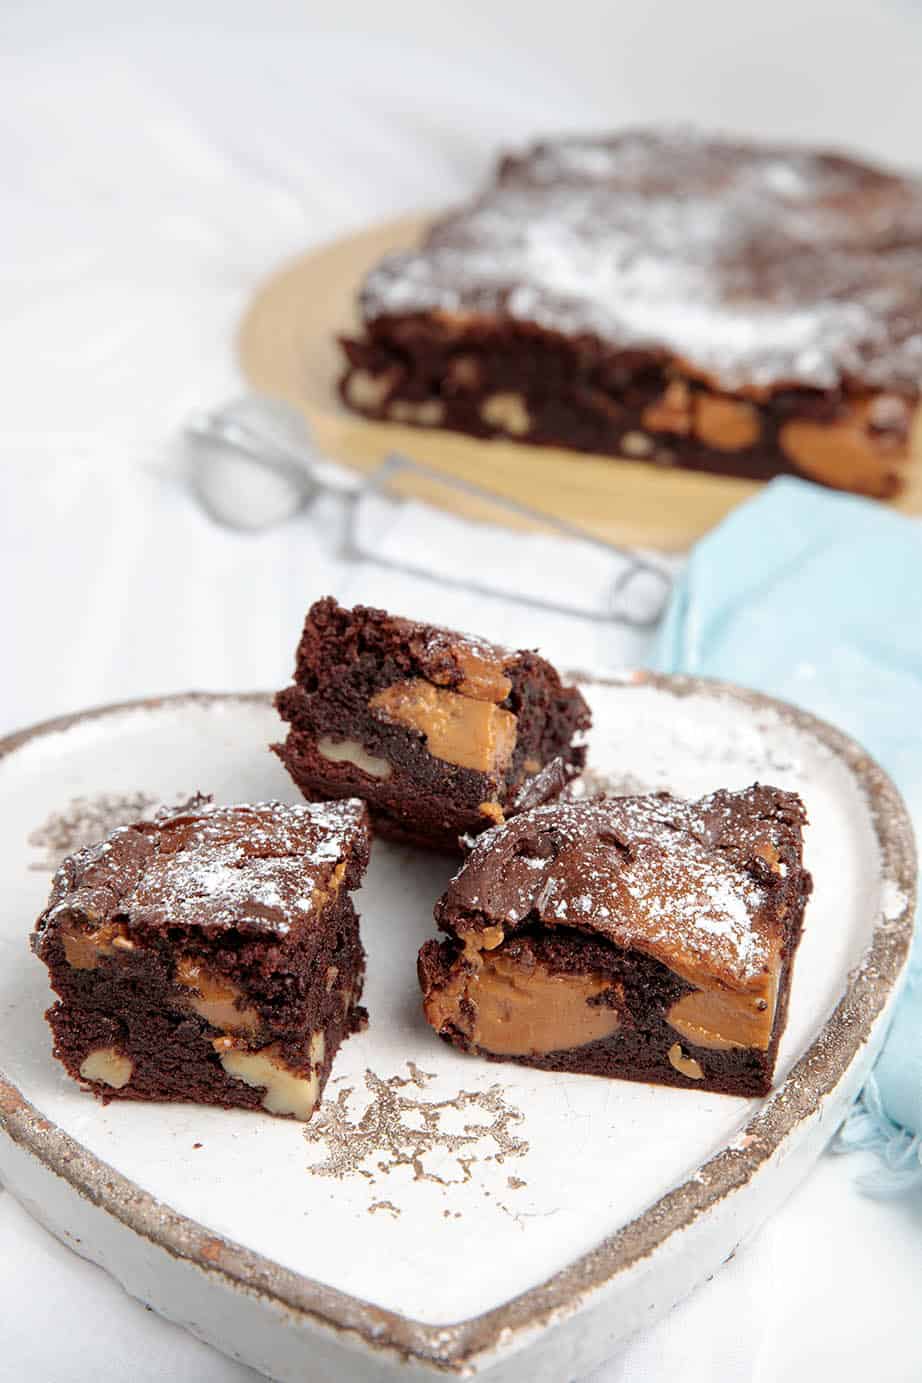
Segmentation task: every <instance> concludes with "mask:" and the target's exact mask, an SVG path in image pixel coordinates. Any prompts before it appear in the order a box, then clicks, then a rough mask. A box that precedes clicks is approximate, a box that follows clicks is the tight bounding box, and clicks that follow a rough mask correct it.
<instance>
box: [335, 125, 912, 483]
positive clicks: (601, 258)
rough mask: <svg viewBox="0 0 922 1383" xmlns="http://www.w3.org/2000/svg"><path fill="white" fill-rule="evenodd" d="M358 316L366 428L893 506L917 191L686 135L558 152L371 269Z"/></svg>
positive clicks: (873, 176) (354, 354)
mask: <svg viewBox="0 0 922 1383" xmlns="http://www.w3.org/2000/svg"><path fill="white" fill-rule="evenodd" d="M360 312H361V316H362V320H363V324H364V334H363V335H362V336H361V337H359V338H353V339H345V340H343V342H342V346H343V349H344V352H345V355H346V372H345V375H344V376H343V379H342V383H341V392H342V396H343V399H344V401H345V402H346V403H347V405H348V406H349V407H350V408H353V409H355V410H357V411H359V412H362V413H364V414H365V415H366V416H368V417H373V418H382V419H387V418H391V419H393V420H395V421H401V422H405V423H406V422H409V423H413V424H416V425H420V426H440V427H446V428H450V429H454V430H457V431H462V432H466V433H469V434H470V435H473V436H477V437H505V438H508V439H511V440H521V441H526V442H530V443H533V444H542V445H544V444H546V445H558V446H567V447H570V448H574V449H577V450H583V451H592V452H597V453H601V454H608V455H613V456H617V455H622V456H626V457H630V458H632V459H635V460H643V461H648V462H651V463H653V464H656V465H660V466H680V467H684V468H689V469H695V470H708V471H715V472H718V473H723V474H728V475H739V476H746V477H749V478H753V479H766V478H769V477H771V476H773V475H778V474H796V475H801V474H805V475H807V476H808V477H809V478H810V479H813V480H816V481H819V482H821V483H823V484H827V485H832V486H835V487H838V488H841V489H848V490H854V491H857V492H859V493H864V494H869V495H879V496H888V495H892V494H895V493H897V492H898V491H899V489H900V488H901V487H902V485H903V483H904V480H905V471H906V467H907V465H908V463H909V461H910V459H911V458H910V432H911V424H912V418H913V413H914V411H915V410H916V409H917V407H918V404H919V399H920V381H922V180H919V179H917V178H912V177H905V176H899V175H897V174H894V173H890V172H888V171H886V170H882V169H880V168H875V167H873V166H871V165H869V164H865V163H861V162H859V161H857V160H854V159H849V158H844V157H842V156H840V155H837V154H829V153H824V152H819V151H814V150H809V149H804V148H797V147H786V146H768V145H759V144H752V143H750V144H746V143H743V142H740V141H730V140H726V139H721V138H708V137H705V136H702V135H697V134H694V133H689V132H681V131H679V132H661V133H656V132H650V131H628V132H626V133H623V134H620V135H614V136H608V137H596V138H580V137H567V138H562V139H558V140H550V141H544V142H542V143H539V144H536V145H534V146H532V148H530V149H528V150H526V151H525V152H524V153H523V154H522V155H521V156H516V157H507V158H505V159H503V160H502V161H501V162H500V164H499V166H498V169H497V172H496V176H495V178H494V180H493V182H492V183H491V184H490V185H489V186H488V187H487V188H486V190H485V191H484V192H483V194H482V195H481V196H480V197H479V198H477V199H476V200H475V201H474V202H472V203H471V204H470V205H468V206H467V207H464V208H462V209H461V210H460V211H458V212H456V213H454V214H453V215H451V216H448V217H446V218H443V219H442V220H441V221H439V222H437V223H436V224H435V225H434V226H432V227H431V229H430V230H429V232H428V234H427V236H426V238H425V240H424V243H423V244H422V246H421V247H420V248H419V249H418V250H416V251H409V252H405V253H402V254H395V255H391V256H389V257H388V258H387V259H385V260H384V261H382V263H381V264H379V265H378V266H377V267H376V268H375V269H373V270H372V272H371V273H370V274H369V275H368V277H367V279H366V280H365V283H364V285H363V288H362V291H361V295H360ZM875 417H876V419H877V421H875V420H874V419H875ZM817 429H823V431H818V430H817ZM826 429H828V431H826Z"/></svg>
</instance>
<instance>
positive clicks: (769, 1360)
mask: <svg viewBox="0 0 922 1383" xmlns="http://www.w3.org/2000/svg"><path fill="white" fill-rule="evenodd" d="M328 8H329V7H321V6H319V5H310V4H303V3H301V4H296V3H294V0H292V3H290V4H283V3H279V0H261V3H260V4H259V5H250V4H247V3H244V0H236V3H232V2H231V0H223V3H221V4H218V3H216V2H215V3H208V4H198V5H190V4H188V3H180V0H164V2H163V3H160V4H158V6H156V7H155V11H150V12H148V11H147V10H142V9H140V8H139V7H138V8H135V7H132V6H125V5H124V4H117V3H114V2H113V3H110V4H104V3H98V0H85V2H84V3H83V4H81V5H80V6H67V5H65V4H63V3H57V4H54V3H35V4H33V5H31V6H17V7H13V6H6V7H4V9H3V13H2V15H0V169H2V174H3V183H2V185H3V188H4V198H3V210H2V215H0V243H2V250H3V253H2V255H0V366H2V371H0V380H2V395H0V398H2V409H0V439H2V449H3V455H2V462H0V590H2V592H3V596H2V601H3V604H2V611H3V628H2V635H3V647H4V648H6V649H7V650H8V656H7V658H6V660H5V666H4V676H3V678H2V679H0V732H2V731H4V730H6V729H12V728H14V727H15V726H17V725H21V724H26V723H28V722H31V721H35V720H37V719H40V718H42V717H45V716H48V715H53V714H55V713H57V712H61V711H66V710H70V709H74V708H77V707H80V706H82V705H88V704H93V703H99V702H101V701H109V700H115V699H119V698H123V697H128V696H134V695H144V694H151V693H156V692H162V691H171V690H177V689H181V688H187V687H215V688H242V687H255V686H272V685H278V684H280V683H281V682H282V681H283V680H284V679H285V677H286V676H287V674H288V672H289V665H290V662H291V654H292V650H293V647H294V643H295V639H296V636H297V633H298V629H299V626H300V622H301V620H302V618H303V613H304V610H305V608H306V606H307V604H308V603H309V601H310V600H311V599H312V598H313V597H314V596H316V595H318V594H320V593H321V592H323V591H326V590H334V591H336V592H337V593H339V594H341V595H342V596H343V597H344V598H347V599H350V600H352V599H359V598H363V597H365V598H368V597H374V598H375V599H376V600H377V601H378V602H379V603H384V604H387V603H388V601H389V600H390V601H391V603H392V604H394V605H395V606H397V607H398V608H404V609H407V611H408V612H410V607H411V606H412V609H413V610H414V611H416V612H418V613H420V614H422V615H425V614H433V615H435V614H438V615H440V616H441V617H443V618H445V619H452V620H456V621H457V622H458V623H461V624H465V623H467V624H472V623H473V624H475V625H476V627H478V628H479V629H481V630H482V632H484V633H485V634H491V633H492V634H494V635H495V636H497V637H501V638H506V639H509V640H511V641H513V642H522V643H525V644H529V643H535V642H540V643H543V644H544V646H545V647H546V648H547V649H548V651H549V652H551V653H552V654H553V655H554V656H557V657H560V658H563V659H569V660H570V661H571V662H581V663H584V664H587V663H592V664H594V665H596V666H606V665H607V666H612V665H615V664H618V663H622V662H626V661H630V660H631V659H633V658H636V657H637V656H638V653H639V652H640V651H641V645H640V644H639V643H638V641H637V640H636V639H634V640H630V639H628V638H626V637H624V636H622V635H619V634H618V632H617V631H613V630H612V629H610V628H607V629H603V628H601V627H598V626H596V627H594V628H591V629H590V628H588V627H586V626H582V627H581V628H580V629H578V630H577V629H574V630H573V631H570V630H566V629H565V628H564V627H563V626H562V625H561V624H560V622H559V621H554V620H547V621H544V622H541V618H540V617H539V616H538V615H536V614H534V613H532V614H530V615H527V616H526V615H524V614H523V613H522V612H521V610H517V611H516V610H511V609H510V607H508V606H505V605H504V603H503V602H502V601H499V600H486V601H483V602H478V604H477V606H476V612H475V614H474V615H473V617H469V615H470V611H471V610H472V609H473V608H474V607H473V604H472V601H471V597H470V596H469V595H465V594H464V593H461V592H454V593H450V594H446V593H445V592H444V591H440V592H435V591H433V590H432V589H431V588H428V587H426V586H425V584H422V585H419V586H416V587H413V588H412V589H411V588H409V587H408V586H407V583H406V581H405V579H404V578H401V577H397V576H388V577H386V578H384V577H382V575H381V574H380V572H374V571H373V570H369V569H366V568H362V567H360V568H355V567H349V568H347V567H344V566H343V564H342V562H341V560H340V558H339V556H338V554H337V533H338V528H337V525H338V522H339V520H338V518H337V513H336V506H335V505H334V504H332V502H327V503H326V505H325V507H322V508H321V510H320V511H319V512H318V513H315V514H314V515H312V516H311V515H308V516H303V517H302V518H300V519H298V520H296V521H295V522H293V523H291V524H290V525H288V526H287V527H286V528H284V529H280V530H277V531H276V532H274V533H272V534H268V535H264V536H260V537H251V538H241V537H235V536H232V535H230V534H228V533H225V532H222V531H219V530H217V529H216V528H214V527H213V526H211V525H210V524H209V523H208V522H207V520H205V519H204V518H203V517H202V515H201V514H200V513H199V511H198V510H197V509H196V508H195V506H194V505H193V503H192V502H191V501H190V499H189V498H188V496H187V494H186V492H185V490H184V488H183V486H182V484H181V481H180V479H179V476H178V473H177V470H176V466H175V459H174V456H173V454H172V450H171V446H172V441H173V439H174V438H175V434H176V429H177V426H178V424H179V423H180V421H181V420H182V419H183V418H184V417H185V416H186V415H187V414H188V413H189V412H190V410H192V409H195V408H199V407H201V406H203V405H209V404H212V403H215V402H218V401H221V400H222V399H224V398H225V397H227V396H228V395H230V394H232V393H234V392H235V391H236V390H237V389H238V388H239V381H238V380H237V379H236V376H235V371H234V366H233V361H232V357H231V349H230V341H231V335H232V330H233V327H234V323H235V321H236V319H237V317H238V315H239V313H240V311H241V309H242V307H243V305H244V304H245V302H246V300H247V298H248V296H249V294H250V293H251V292H252V290H253V287H254V285H255V284H256V283H257V281H258V280H259V278H260V277H261V275H263V274H265V273H266V271H267V270H270V269H271V268H272V267H274V266H275V264H276V263H277V262H278V261H279V260H281V259H283V258H284V257H285V256H288V255H292V254H295V253H297V252H298V251H300V250H301V249H303V248H304V246H305V245H307V244H309V243H311V242H316V241H319V240H321V239H324V238H327V237H329V236H332V235H335V234H337V233H338V232H340V231H343V230H346V229H349V228H352V227H356V226H359V225H362V224H363V223H365V222H367V221H369V220H371V219H374V218H377V217H382V216H386V215H390V214H394V213H396V212H399V211H401V210H405V209H408V208H411V207H416V206H420V207H422V206H431V205H436V204H439V203H444V202H446V201H450V200H451V199H452V198H454V197H458V196H459V195H462V194H463V193H464V192H465V191H466V190H467V189H468V188H469V187H470V186H471V184H472V182H473V181H474V180H475V179H476V178H477V177H478V176H479V175H480V174H481V172H482V170H483V169H484V167H485V166H486V163H487V161H488V158H489V155H490V153H491V151H492V149H493V147H494V146H495V144H496V143H497V142H500V141H516V140H519V139H521V138H524V137H525V136H526V135H527V134H529V133H530V132H532V131H535V130H548V129H562V128H579V127H581V128H589V127H599V126H601V125H605V124H617V123H627V122H643V121H647V120H654V119H655V120H663V119H670V120H674V119H685V118H692V119H694V120H695V121H696V122H698V123H700V124H704V125H711V126H714V125H718V126H723V127H727V128H738V129H744V130H746V129H751V130H755V131H759V132H762V133H766V134H775V135H783V136H788V135H793V136H804V137H811V138H814V137H815V138H821V139H823V140H826V141H833V142H844V143H857V144H860V145H863V146H864V147H865V148H867V149H868V150H870V151H872V152H875V153H877V154H880V155H883V156H885V157H887V158H890V159H892V160H894V161H897V162H898V161H912V160H913V159H914V158H918V149H917V138H918V129H919V123H920V122H919V115H920V100H919V95H918V90H919V87H918V74H919V71H920V69H922V12H920V9H919V7H918V5H917V4H914V3H913V0H902V3H898V0H894V3H890V4H877V5H874V4H872V3H870V2H869V3H865V4H857V3H849V0H839V3H835V4H833V3H825V0H823V2H822V3H817V2H815V3H813V4H810V5H804V4H802V3H801V4H798V3H792V2H791V0H784V3H775V4H773V5H771V6H763V7H760V8H759V9H758V10H755V9H753V8H751V7H745V6H739V5H730V4H717V3H713V2H712V0H701V3H699V4H697V5H693V6H692V5H690V6H686V5H682V4H680V3H674V4H666V3H661V2H659V0H648V2H647V3H645V4H642V5H635V6H632V7H630V9H628V7H625V6H618V7H616V6H611V5H609V4H606V3H603V0H599V3H577V4H570V5H567V6H565V7H560V8H559V10H558V8H557V7H554V8H553V9H551V8H550V7H542V6H538V5H534V4H530V5H529V4H525V3H524V2H523V0H514V2H513V3H507V4H506V5H503V6H493V5H491V4H488V3H487V2H486V0H481V2H480V3H475V4H467V5H465V6H439V5H431V4H424V3H422V0H413V3H407V2H404V3H400V0H395V2H394V3H392V4H391V5H388V6H383V5H372V4H371V3H368V0H357V3H353V5H352V6H350V7H348V8H343V7H337V10H336V13H335V15H334V16H333V17H328V15H327V10H328ZM616 11H617V13H616ZM517 631H518V633H520V634H521V638H517V637H516V632H517ZM861 1161H862V1159H860V1158H848V1159H838V1160H836V1159H832V1158H825V1159H824V1160H823V1161H822V1162H821V1164H820V1165H819V1167H818V1169H817V1171H816V1172H815V1173H814V1174H813V1176H812V1177H811V1178H810V1180H809V1181H808V1182H807V1184H806V1185H805V1186H804V1187H803V1188H802V1189H801V1190H800V1191H799V1192H798V1194H797V1195H796V1196H795V1197H794V1198H793V1200H792V1201H791V1202H790V1203H789V1204H788V1206H787V1207H786V1208H785V1209H784V1210H783V1211H782V1212H781V1213H780V1214H779V1215H777V1216H776V1217H775V1219H774V1220H773V1221H772V1222H771V1223H770V1224H769V1225H768V1226H767V1227H766V1228H765V1229H764V1230H763V1231H762V1232H761V1234H759V1235H758V1236H757V1237H756V1238H755V1240H754V1241H753V1242H752V1243H751V1244H749V1245H748V1246H746V1247H745V1248H743V1249H742V1250H741V1251H740V1252H739V1253H738V1254H737V1256H736V1258H735V1259H734V1260H733V1262H732V1263H730V1264H729V1265H728V1266H727V1267H726V1268H725V1269H724V1271H723V1272H722V1273H721V1274H720V1275H719V1277H718V1278H717V1279H716V1280H715V1281H713V1282H712V1283H710V1284H709V1285H707V1286H706V1287H704V1288H702V1289H701V1290H700V1291H699V1292H698V1293H697V1294H696V1295H695V1296H694V1297H693V1298H692V1299H691V1300H689V1301H688V1302H686V1303H684V1304H683V1305H682V1306H681V1307H680V1308H679V1309H677V1310H676V1311H675V1312H674V1313H673V1314H672V1315H671V1316H670V1317H669V1318H668V1319H667V1320H665V1321H663V1322H662V1323H661V1324H660V1325H658V1326H657V1327H655V1328H653V1329H652V1330H650V1331H649V1332H647V1333H646V1334H645V1335H643V1336H641V1337H638V1338H637V1339H636V1340H634V1341H633V1342H632V1343H631V1344H630V1345H629V1346H628V1347H627V1348H626V1349H625V1350H624V1351H623V1352H622V1354H621V1355H620V1357H619V1358H618V1359H616V1360H613V1361H611V1362H610V1363H609V1364H608V1365H607V1366H606V1367H605V1368H604V1369H603V1370H601V1371H600V1372H599V1374H598V1379H599V1380H603V1379H604V1380H605V1383H615V1380H618V1383H621V1380H625V1383H626V1380H631V1383H638V1381H640V1383H671V1380H673V1379H677V1378H680V1377H681V1378H682V1379H683V1380H684V1383H712V1380H721V1383H723V1380H729V1381H730V1383H787V1380H792V1379H794V1380H797V1379H801V1378H804V1379H808V1378H809V1379H814V1378H826V1377H837V1378H838V1379H839V1380H842V1381H843V1383H847V1380H851V1379H854V1380H859V1379H860V1380H865V1379H867V1378H868V1377H873V1378H874V1379H875V1380H876V1383H902V1381H903V1380H906V1383H908V1381H909V1380H918V1379H919V1378H922V1336H920V1334H919V1332H918V1330H917V1328H916V1321H915V1315H914V1309H915V1307H916V1299H917V1296H918V1286H919V1283H920V1282H922V1235H920V1229H922V1202H920V1201H919V1200H918V1199H916V1200H915V1201H903V1202H894V1203H879V1202H873V1201H870V1200H867V1199H866V1198H864V1197H862V1196H861V1195H860V1194H859V1193H858V1192H857V1191H856V1190H855V1188H854V1185H853V1181H854V1177H855V1175H856V1174H857V1172H858V1171H859V1170H860V1169H861ZM0 1302H2V1309H0V1322H2V1324H0V1380H10V1381H11V1383H12V1380H16V1383H19V1380H22V1379H24V1378H35V1379H40V1380H43V1383H44V1380H47V1381H48V1383H66V1381H69V1380H75V1381H82V1380H89V1379H93V1380H98V1383H120V1380H127V1379H130V1380H132V1383H135V1381H137V1383H144V1381H145V1380H155V1379H197V1380H215V1383H217V1380H222V1383H223V1381H225V1380H231V1379H236V1378H242V1377H244V1376H247V1371H246V1370H243V1369H241V1368H240V1367H239V1366H237V1365H235V1364H232V1363H230V1362H229V1361H227V1360H225V1359H224V1358H223V1357H222V1356H220V1355H218V1354H217V1353H214V1352H213V1351H211V1350H209V1349H208V1348H206V1347H205V1346H203V1345H201V1344H199V1343H197V1342H196V1341H194V1340H192V1339H191V1338H190V1337H189V1336H187V1335H185V1334H183V1333H182V1332H180V1331H178V1330H176V1329H174V1328H173V1327H171V1326H169V1325H167V1324H165V1323H164V1322H162V1321H160V1320H159V1319H158V1318H157V1317H155V1316H154V1315H152V1314H151V1313H150V1312H148V1311H145V1310H144V1308H142V1307H141V1306H139V1305H138V1304H137V1303H135V1302H133V1301H131V1300H129V1299H128V1298H127V1297H125V1296H124V1294H123V1293H122V1292H121V1291H120V1289H119V1288H118V1287H117V1286H115V1285H114V1283H112V1282H111V1281H109V1280H108V1279H107V1278H106V1277H105V1276H104V1275H103V1274H102V1273H100V1272H99V1271H98V1270H96V1269H95V1268H93V1267H91V1266H89V1265H88V1264H86V1263H84V1262H83V1261H82V1260H80V1259H78V1258H76V1257H75V1256H73V1255H72V1254H71V1253H70V1252H69V1251H67V1250H65V1249H63V1248H61V1247H60V1246H58V1245H57V1244H56V1243H55V1242H54V1241H53V1240H52V1239H50V1238H49V1237H48V1236H47V1235H46V1234H45V1233H44V1232H43V1231H41V1230H40V1229H38V1228H37V1227H36V1226H35V1225H34V1224H33V1223H32V1221H31V1220H30V1219H29V1218H28V1217H27V1216H26V1215H25V1213H24V1212H23V1211H22V1210H21V1209H20V1208H19V1207H18V1206H17V1205H16V1204H15V1202H13V1200H12V1198H11V1197H10V1196H9V1195H8V1194H2V1193H0ZM248 1376H250V1377H252V1376H253V1375H248Z"/></svg>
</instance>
